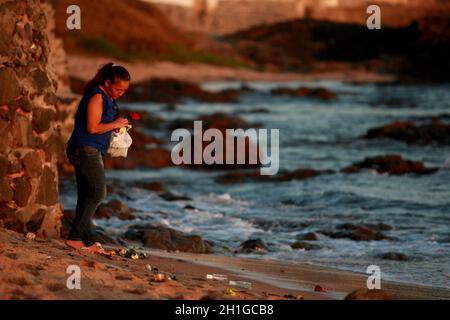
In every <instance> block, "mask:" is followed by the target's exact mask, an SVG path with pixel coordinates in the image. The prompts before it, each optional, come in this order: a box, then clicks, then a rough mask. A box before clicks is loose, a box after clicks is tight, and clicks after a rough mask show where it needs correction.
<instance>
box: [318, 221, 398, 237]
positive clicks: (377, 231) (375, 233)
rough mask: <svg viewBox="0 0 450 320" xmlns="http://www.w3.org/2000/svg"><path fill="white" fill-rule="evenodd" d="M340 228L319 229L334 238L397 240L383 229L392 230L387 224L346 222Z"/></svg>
mask: <svg viewBox="0 0 450 320" xmlns="http://www.w3.org/2000/svg"><path fill="white" fill-rule="evenodd" d="M337 229H338V230H336V231H335V230H321V231H318V232H319V233H322V234H324V235H326V236H327V237H330V238H332V239H343V238H346V239H351V240H354V241H380V240H397V239H396V238H394V237H390V236H387V235H385V234H384V233H383V232H382V231H388V230H391V229H392V227H391V226H388V225H385V224H364V225H356V224H352V223H345V224H342V225H339V226H337Z"/></svg>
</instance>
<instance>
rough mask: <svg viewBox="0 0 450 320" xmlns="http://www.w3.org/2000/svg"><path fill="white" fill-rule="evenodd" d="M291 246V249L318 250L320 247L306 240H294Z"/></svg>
mask: <svg viewBox="0 0 450 320" xmlns="http://www.w3.org/2000/svg"><path fill="white" fill-rule="evenodd" d="M291 248H292V249H304V250H307V251H308V250H318V249H322V247H321V246H319V245H317V244H311V243H308V242H304V241H296V242H294V243H293V244H291Z"/></svg>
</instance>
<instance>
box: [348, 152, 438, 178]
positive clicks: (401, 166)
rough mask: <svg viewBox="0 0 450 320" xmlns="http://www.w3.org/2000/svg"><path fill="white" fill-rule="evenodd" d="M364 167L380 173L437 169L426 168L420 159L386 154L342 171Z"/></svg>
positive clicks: (358, 169)
mask: <svg viewBox="0 0 450 320" xmlns="http://www.w3.org/2000/svg"><path fill="white" fill-rule="evenodd" d="M364 169H370V170H376V171H377V172H378V173H387V174H392V175H399V174H408V173H416V174H430V173H433V172H435V171H436V170H437V169H433V168H426V167H425V166H424V164H423V163H421V162H419V161H411V160H405V159H403V158H402V157H401V156H399V155H384V156H377V157H372V158H366V159H364V160H363V161H361V162H358V163H355V164H353V165H351V166H349V167H346V168H344V169H342V172H345V173H355V172H359V171H361V170H364Z"/></svg>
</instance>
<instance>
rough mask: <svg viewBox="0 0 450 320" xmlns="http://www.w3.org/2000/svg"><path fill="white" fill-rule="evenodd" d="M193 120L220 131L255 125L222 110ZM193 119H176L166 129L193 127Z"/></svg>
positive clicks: (204, 126)
mask: <svg viewBox="0 0 450 320" xmlns="http://www.w3.org/2000/svg"><path fill="white" fill-rule="evenodd" d="M195 120H196V121H202V128H203V130H208V129H219V130H220V131H225V130H226V129H247V128H254V127H256V126H257V125H256V124H251V123H249V122H247V121H245V120H244V119H242V118H241V117H239V116H235V115H231V114H227V113H224V112H215V113H212V114H207V115H203V116H201V117H200V118H198V119H195ZM195 120H187V119H176V120H174V121H172V122H171V123H170V124H169V126H168V129H169V130H175V129H178V128H185V129H193V128H194V121H195Z"/></svg>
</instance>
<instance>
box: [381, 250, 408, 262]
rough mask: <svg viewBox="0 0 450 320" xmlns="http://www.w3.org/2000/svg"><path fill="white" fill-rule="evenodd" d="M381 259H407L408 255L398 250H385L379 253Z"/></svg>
mask: <svg viewBox="0 0 450 320" xmlns="http://www.w3.org/2000/svg"><path fill="white" fill-rule="evenodd" d="M380 258H381V259H385V260H395V261H409V260H410V259H409V257H408V256H407V255H406V254H403V253H398V252H387V253H383V254H381V255H380Z"/></svg>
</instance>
